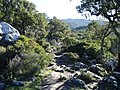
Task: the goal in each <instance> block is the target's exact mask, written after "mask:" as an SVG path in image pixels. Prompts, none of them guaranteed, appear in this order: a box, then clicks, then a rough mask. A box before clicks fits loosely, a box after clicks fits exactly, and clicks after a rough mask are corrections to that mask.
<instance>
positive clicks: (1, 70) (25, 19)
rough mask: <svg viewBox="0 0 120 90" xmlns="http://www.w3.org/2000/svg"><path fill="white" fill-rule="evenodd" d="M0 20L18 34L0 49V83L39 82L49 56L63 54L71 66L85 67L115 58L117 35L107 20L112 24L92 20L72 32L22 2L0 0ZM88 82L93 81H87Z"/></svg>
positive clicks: (26, 2) (51, 58) (28, 3)
mask: <svg viewBox="0 0 120 90" xmlns="http://www.w3.org/2000/svg"><path fill="white" fill-rule="evenodd" d="M98 1H99V0H98ZM86 3H87V2H86ZM89 3H90V2H89ZM83 4H84V3H83ZM78 8H79V9H81V10H83V9H84V8H86V7H84V8H83V7H82V8H80V7H78ZM110 9H111V8H110ZM103 15H104V12H103ZM0 21H5V22H8V23H10V24H11V25H13V26H14V27H15V28H16V29H18V30H19V32H20V33H21V36H20V37H19V39H18V40H17V41H15V42H13V43H6V44H5V45H2V46H0V80H1V81H4V82H8V81H12V80H29V79H30V78H32V77H35V79H36V81H35V82H34V83H37V84H38V83H40V81H37V80H38V79H39V78H40V75H41V72H42V70H44V69H46V67H47V66H48V65H49V64H50V63H51V62H52V61H54V60H53V59H54V58H53V55H52V54H57V53H64V55H65V56H66V57H68V58H69V59H70V60H71V61H73V62H74V63H75V62H76V61H78V62H83V63H85V64H87V65H90V64H91V61H92V60H96V61H97V62H99V63H100V64H104V62H105V61H106V60H107V59H110V58H114V59H116V58H117V55H116V53H117V50H116V47H117V43H118V38H117V37H118V36H117V37H116V34H118V32H116V33H113V32H115V31H114V30H113V28H114V24H115V23H113V22H112V21H111V20H110V21H111V24H112V25H109V24H108V23H106V24H105V25H100V24H99V23H98V22H95V21H92V22H90V23H89V24H88V26H87V29H85V30H83V31H79V30H78V31H74V30H70V28H69V26H68V25H67V24H66V23H64V22H62V21H61V20H59V19H57V18H56V17H53V18H52V19H49V18H48V17H47V15H46V14H45V13H39V12H38V11H37V10H36V9H35V5H34V4H33V3H30V2H28V1H26V0H1V1H0ZM111 27H113V28H112V29H111ZM119 36H120V35H119ZM100 75H101V74H100ZM83 76H86V77H87V74H85V73H83ZM88 76H89V75H88ZM103 76H104V75H103ZM89 77H91V76H89ZM89 77H88V78H89ZM82 78H83V77H82ZM83 79H85V80H86V78H83ZM91 80H94V78H93V79H90V80H88V82H90V81H91ZM37 84H36V85H37Z"/></svg>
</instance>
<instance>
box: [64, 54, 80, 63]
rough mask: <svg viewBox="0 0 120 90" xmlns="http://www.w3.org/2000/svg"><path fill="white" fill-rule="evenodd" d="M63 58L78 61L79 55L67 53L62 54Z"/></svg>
mask: <svg viewBox="0 0 120 90" xmlns="http://www.w3.org/2000/svg"><path fill="white" fill-rule="evenodd" d="M64 56H65V57H67V58H68V59H70V60H71V61H77V60H79V55H78V54H77V53H73V52H67V53H65V54H64Z"/></svg>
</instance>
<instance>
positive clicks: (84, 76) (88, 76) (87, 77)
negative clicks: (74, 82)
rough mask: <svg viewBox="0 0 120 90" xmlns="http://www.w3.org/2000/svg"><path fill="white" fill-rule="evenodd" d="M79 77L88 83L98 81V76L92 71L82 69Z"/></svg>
mask: <svg viewBox="0 0 120 90" xmlns="http://www.w3.org/2000/svg"><path fill="white" fill-rule="evenodd" d="M78 78H79V79H82V80H83V81H85V83H86V84H88V83H92V82H94V81H97V80H96V78H95V77H94V76H93V75H92V74H91V73H87V72H84V71H81V75H79V76H78Z"/></svg>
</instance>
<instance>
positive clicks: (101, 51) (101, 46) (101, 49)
mask: <svg viewBox="0 0 120 90" xmlns="http://www.w3.org/2000/svg"><path fill="white" fill-rule="evenodd" d="M103 45H104V39H102V40H101V43H100V60H101V61H102V59H103Z"/></svg>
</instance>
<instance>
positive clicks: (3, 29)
mask: <svg viewBox="0 0 120 90" xmlns="http://www.w3.org/2000/svg"><path fill="white" fill-rule="evenodd" d="M19 36H20V33H19V32H18V30H17V29H15V28H14V27H12V26H11V25H10V24H8V23H6V22H1V23H0V39H2V40H3V41H8V42H12V41H16V40H18V38H19Z"/></svg>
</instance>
